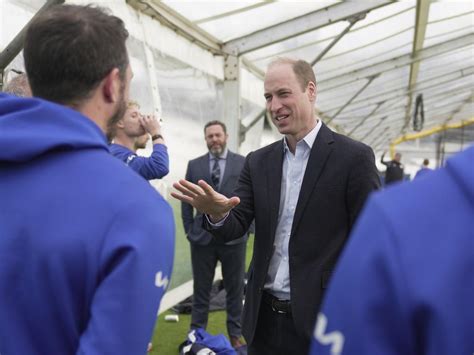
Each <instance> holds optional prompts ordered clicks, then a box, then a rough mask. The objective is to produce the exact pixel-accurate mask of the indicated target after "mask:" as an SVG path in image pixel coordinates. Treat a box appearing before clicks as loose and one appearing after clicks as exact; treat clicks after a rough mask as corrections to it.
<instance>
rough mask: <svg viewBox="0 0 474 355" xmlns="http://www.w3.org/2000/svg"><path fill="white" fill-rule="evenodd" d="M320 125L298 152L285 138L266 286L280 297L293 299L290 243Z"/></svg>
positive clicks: (299, 145) (319, 122)
mask: <svg viewBox="0 0 474 355" xmlns="http://www.w3.org/2000/svg"><path fill="white" fill-rule="evenodd" d="M321 125H322V124H321V120H319V121H318V123H317V124H316V126H315V127H314V128H313V129H312V130H311V131H310V132H309V133H308V134H307V135H306V136H305V137H304V138H303V139H302V140H300V141H299V142H298V143H297V144H296V149H295V154H293V153H291V151H290V149H289V147H288V145H287V143H286V139H284V140H283V144H284V157H283V167H282V178H281V194H280V208H279V211H278V224H277V228H276V231H275V241H274V243H273V255H272V258H271V260H270V265H269V267H268V273H267V278H266V280H265V286H264V288H265V289H266V290H267V291H268V292H270V293H271V294H272V295H274V296H275V297H278V298H280V299H285V300H289V299H290V264H289V256H288V244H289V241H290V234H291V228H292V226H293V217H294V216H295V210H296V204H297V203H298V198H299V195H300V191H301V184H302V182H303V177H304V173H305V171H306V165H308V159H309V154H310V153H311V148H312V147H313V144H314V141H315V140H316V136H317V135H318V132H319V130H320V128H321Z"/></svg>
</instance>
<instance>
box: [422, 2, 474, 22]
mask: <svg viewBox="0 0 474 355" xmlns="http://www.w3.org/2000/svg"><path fill="white" fill-rule="evenodd" d="M473 11H474V3H473V2H472V1H452V0H447V1H436V2H434V1H433V2H431V4H430V13H429V18H428V22H429V23H433V22H435V21H439V20H442V19H445V18H448V17H452V16H457V15H459V14H464V13H468V12H473Z"/></svg>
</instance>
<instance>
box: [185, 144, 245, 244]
mask: <svg viewBox="0 0 474 355" xmlns="http://www.w3.org/2000/svg"><path fill="white" fill-rule="evenodd" d="M244 163H245V157H243V156H242V155H239V154H235V153H232V152H231V151H230V150H228V152H227V159H226V165H225V170H224V176H223V177H222V182H221V184H220V187H219V189H218V190H217V191H219V192H220V193H221V194H223V195H225V196H227V197H232V196H233V195H232V193H233V191H234V190H235V188H236V186H237V180H238V179H239V176H240V173H241V171H242V168H243V166H244ZM186 180H188V181H191V182H193V183H195V184H197V182H198V181H199V180H204V181H206V182H207V183H208V184H210V185H211V186H212V182H211V173H210V171H209V153H206V154H205V155H202V156H200V157H199V158H196V159H193V160H190V161H189V163H188V168H187V170H186ZM181 217H182V219H183V225H184V231H185V233H186V236H187V238H188V240H189V241H190V242H191V243H194V244H198V245H207V244H209V243H210V241H211V240H212V239H214V238H213V236H212V234H210V233H209V232H208V231H206V230H205V229H203V227H202V225H203V223H202V220H203V215H202V213H201V212H199V211H196V215H194V211H193V206H191V205H190V204H188V203H184V202H183V203H181ZM239 237H241V238H238V239H237V240H232V241H227V242H226V244H229V245H231V244H237V243H242V242H244V241H246V240H247V237H248V235H247V229H246V230H244V231H243V232H242V233H241V234H240V236H239ZM219 241H221V243H222V244H224V241H222V239H221V240H217V241H216V242H217V243H219Z"/></svg>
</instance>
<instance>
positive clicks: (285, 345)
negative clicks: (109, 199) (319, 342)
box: [248, 301, 310, 355]
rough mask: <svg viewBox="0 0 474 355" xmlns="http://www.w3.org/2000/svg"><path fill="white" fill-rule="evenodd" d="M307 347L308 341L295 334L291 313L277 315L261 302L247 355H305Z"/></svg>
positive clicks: (307, 350)
mask: <svg viewBox="0 0 474 355" xmlns="http://www.w3.org/2000/svg"><path fill="white" fill-rule="evenodd" d="M309 345H310V339H308V338H306V337H303V336H301V335H300V334H298V333H296V329H295V324H294V321H293V317H292V315H291V313H287V314H282V313H277V312H275V311H274V310H272V307H271V306H270V305H269V304H267V303H266V302H263V301H262V303H261V304H260V312H259V315H258V322H257V329H256V331H255V336H254V338H253V341H252V343H251V344H250V345H249V346H248V355H306V354H308V352H309Z"/></svg>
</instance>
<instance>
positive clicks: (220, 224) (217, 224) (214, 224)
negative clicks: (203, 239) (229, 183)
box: [205, 212, 229, 229]
mask: <svg viewBox="0 0 474 355" xmlns="http://www.w3.org/2000/svg"><path fill="white" fill-rule="evenodd" d="M205 216H206V219H207V222H208V223H209V225H210V226H211V227H212V228H213V229H215V228H218V227H222V226H223V225H224V222H225V220H226V219H227V217H229V212H227V213H226V215H225V216H224V217H223V218H222V219H221V220H220V221H217V222H216V223H212V222H211V220H210V218H209V216H208V215H207V214H206V215H205Z"/></svg>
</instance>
